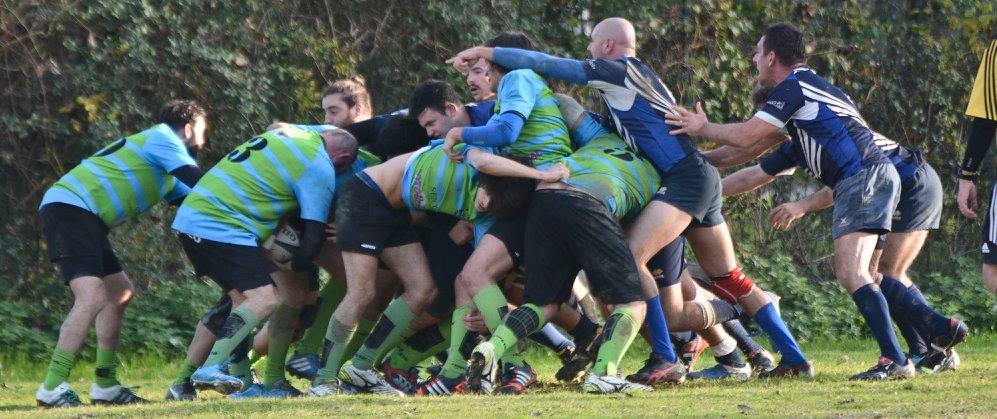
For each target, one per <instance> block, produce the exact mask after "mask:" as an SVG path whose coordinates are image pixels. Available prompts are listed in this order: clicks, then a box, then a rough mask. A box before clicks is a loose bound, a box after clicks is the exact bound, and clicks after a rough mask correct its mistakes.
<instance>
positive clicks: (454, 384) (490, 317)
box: [420, 33, 595, 394]
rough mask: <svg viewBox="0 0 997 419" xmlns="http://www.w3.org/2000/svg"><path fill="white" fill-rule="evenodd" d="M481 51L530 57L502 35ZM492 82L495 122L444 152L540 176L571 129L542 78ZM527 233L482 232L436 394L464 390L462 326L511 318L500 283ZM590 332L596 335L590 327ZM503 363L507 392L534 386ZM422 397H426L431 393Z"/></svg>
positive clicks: (458, 131) (520, 222)
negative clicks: (488, 157)
mask: <svg viewBox="0 0 997 419" xmlns="http://www.w3.org/2000/svg"><path fill="white" fill-rule="evenodd" d="M486 45H506V46H517V47H520V48H527V49H535V46H534V45H535V44H534V43H533V41H532V40H530V39H529V38H528V37H526V36H525V35H523V34H519V33H505V34H501V35H499V36H497V37H495V38H493V39H491V40H489V41H488V42H486ZM489 81H490V82H491V84H492V89H493V90H495V91H496V92H497V98H496V106H495V113H494V115H492V117H491V119H490V120H489V121H488V123H487V124H486V125H485V126H482V127H454V128H451V129H450V130H449V131H448V132H447V134H446V138H445V142H444V145H443V149H444V150H446V151H447V152H448V153H449V152H451V151H450V150H452V148H453V147H454V146H455V145H456V144H458V143H461V142H463V143H466V144H470V145H477V146H485V147H495V148H496V151H497V152H498V153H499V154H501V155H504V156H512V157H521V158H525V159H526V160H527V161H528V162H529V164H530V165H532V166H534V167H537V168H546V167H549V166H550V165H552V164H554V162H556V161H557V160H558V159H560V158H562V157H564V156H567V155H568V154H570V153H571V145H570V139H569V138H568V128H567V126H566V125H565V123H564V119H563V118H562V117H561V112H560V110H559V109H558V107H557V105H558V104H557V100H556V99H555V98H554V94H553V92H552V91H551V90H550V88H549V87H548V86H547V84H546V82H544V80H543V79H542V78H541V77H540V76H539V75H537V74H536V73H534V72H533V71H531V70H517V71H510V70H508V69H506V68H504V67H501V66H498V65H494V64H490V65H489ZM486 227H487V226H486ZM479 228H482V227H479ZM524 229H525V218H524V217H520V218H519V219H510V220H499V221H496V222H495V223H494V225H491V226H490V227H487V233H486V234H485V235H484V236H483V237H482V239H481V240H480V242H479V243H478V245H477V246H476V247H475V249H474V252H473V253H472V255H471V257H470V258H469V259H468V260H467V262H466V263H465V264H464V267H463V269H462V270H461V273H460V274H459V275H458V276H457V281H456V284H455V287H456V304H455V305H456V307H457V308H456V309H455V310H454V312H453V322H452V323H451V336H450V351H449V353H448V357H447V362H446V364H444V366H443V369H442V370H441V372H440V374H438V375H437V376H436V377H435V378H434V379H433V380H432V381H431V382H430V383H435V382H436V381H439V383H437V384H434V385H433V387H434V388H437V389H446V390H447V391H446V392H447V393H450V392H453V391H454V390H456V389H457V388H458V387H459V386H461V384H462V383H463V382H464V379H463V374H464V371H465V369H466V360H465V359H464V357H463V356H461V350H460V348H461V346H462V344H464V342H469V334H468V331H467V327H466V325H464V321H463V319H464V317H466V316H467V315H468V314H469V313H471V311H472V308H476V309H477V311H478V312H480V313H481V315H482V317H484V320H485V323H486V325H487V326H488V329H489V330H494V329H495V328H497V327H498V325H499V324H501V321H502V317H504V314H505V313H507V312H508V301H507V300H506V298H505V295H504V294H503V292H502V290H501V288H500V287H499V286H498V282H499V281H500V280H502V279H503V278H505V277H506V275H507V274H508V273H509V272H510V271H511V270H512V269H513V268H514V267H515V266H516V265H518V264H519V263H520V259H521V258H522V255H523V251H522V249H523V235H524ZM592 330H593V332H594V330H595V327H593V328H592ZM575 337H576V338H578V336H575ZM465 345H466V344H465ZM465 352H466V351H465ZM503 362H504V363H505V364H507V365H510V366H511V367H510V368H509V371H508V372H509V373H508V374H504V375H506V376H508V377H510V378H512V379H513V380H515V382H514V383H512V382H510V383H507V384H510V385H511V388H510V389H514V390H516V392H519V391H521V390H522V389H525V388H526V387H527V386H529V385H530V384H532V382H534V381H535V380H536V371H534V370H533V368H532V367H530V366H529V365H528V364H526V362H525V360H523V359H522V356H520V354H518V353H514V352H510V353H508V354H506V358H505V359H503ZM427 385H428V383H427ZM420 389H422V388H420ZM425 390H427V391H428V387H427V388H426V389H425ZM424 394H426V393H424ZM432 394H439V393H438V392H433V393H432Z"/></svg>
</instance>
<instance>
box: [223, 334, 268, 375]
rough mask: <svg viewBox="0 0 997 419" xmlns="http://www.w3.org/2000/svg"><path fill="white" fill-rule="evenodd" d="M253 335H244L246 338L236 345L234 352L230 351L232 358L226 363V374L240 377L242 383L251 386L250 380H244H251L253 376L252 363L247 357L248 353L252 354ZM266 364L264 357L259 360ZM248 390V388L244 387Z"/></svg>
mask: <svg viewBox="0 0 997 419" xmlns="http://www.w3.org/2000/svg"><path fill="white" fill-rule="evenodd" d="M254 337H255V336H254V334H250V335H246V338H245V339H243V340H242V342H239V344H238V345H236V347H235V350H233V351H232V356H230V357H229V359H228V362H229V366H228V373H229V374H231V375H233V376H235V377H242V378H243V379H244V380H243V382H244V383H246V384H249V385H252V384H253V382H252V380H247V379H246V378H251V377H252V376H253V361H251V358H250V356H249V354H250V352H253V350H252V347H253V338H254ZM260 359H263V361H264V363H265V362H266V359H267V358H266V356H264V357H262V358H260ZM258 360H259V359H257V361H258ZM246 387H247V388H248V386H246Z"/></svg>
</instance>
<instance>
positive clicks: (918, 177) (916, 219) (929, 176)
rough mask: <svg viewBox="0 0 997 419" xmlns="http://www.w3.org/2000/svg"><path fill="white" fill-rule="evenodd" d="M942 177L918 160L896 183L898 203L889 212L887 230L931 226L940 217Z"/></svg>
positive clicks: (931, 228)
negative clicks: (915, 165)
mask: <svg viewBox="0 0 997 419" xmlns="http://www.w3.org/2000/svg"><path fill="white" fill-rule="evenodd" d="M942 195H943V192H942V181H941V180H939V179H938V174H937V173H935V169H933V168H932V167H931V165H929V164H928V163H926V162H925V163H922V164H921V165H919V166H918V167H917V170H915V171H914V173H913V174H912V175H911V176H910V177H908V178H907V179H906V180H904V181H903V182H901V183H900V203H898V204H897V210H896V212H894V213H893V227H892V229H891V231H893V232H897V233H908V232H912V231H921V230H934V229H937V228H938V224H939V222H941V220H942Z"/></svg>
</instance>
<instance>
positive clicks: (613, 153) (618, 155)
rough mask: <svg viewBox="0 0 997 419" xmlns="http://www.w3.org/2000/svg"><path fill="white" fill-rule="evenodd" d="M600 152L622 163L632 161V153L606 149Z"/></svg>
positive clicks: (619, 149)
mask: <svg viewBox="0 0 997 419" xmlns="http://www.w3.org/2000/svg"><path fill="white" fill-rule="evenodd" d="M602 152H603V153H606V154H609V155H610V156H613V157H616V158H618V159H620V160H623V161H634V155H633V153H631V152H629V151H627V150H624V149H621V148H607V149H605V150H602Z"/></svg>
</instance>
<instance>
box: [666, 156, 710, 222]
mask: <svg viewBox="0 0 997 419" xmlns="http://www.w3.org/2000/svg"><path fill="white" fill-rule="evenodd" d="M654 200H655V201H661V202H664V203H666V204H669V205H671V206H674V207H675V208H678V209H680V210H682V212H685V213H686V214H689V215H691V216H692V223H690V224H689V226H690V227H713V226H717V225H720V224H722V223H723V222H724V216H723V214H722V213H721V209H722V207H723V186H722V184H721V183H720V172H718V171H717V168H716V167H713V165H711V164H710V162H709V161H708V160H706V157H703V155H702V154H699V153H698V152H697V153H692V154H690V155H688V156H686V157H685V158H684V159H682V160H680V161H679V162H678V163H676V164H675V166H674V167H672V169H671V170H669V171H668V174H667V175H665V176H662V178H661V189H660V190H659V191H658V193H657V194H655V195H654Z"/></svg>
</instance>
